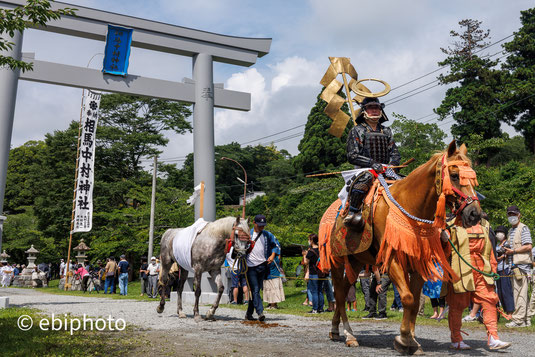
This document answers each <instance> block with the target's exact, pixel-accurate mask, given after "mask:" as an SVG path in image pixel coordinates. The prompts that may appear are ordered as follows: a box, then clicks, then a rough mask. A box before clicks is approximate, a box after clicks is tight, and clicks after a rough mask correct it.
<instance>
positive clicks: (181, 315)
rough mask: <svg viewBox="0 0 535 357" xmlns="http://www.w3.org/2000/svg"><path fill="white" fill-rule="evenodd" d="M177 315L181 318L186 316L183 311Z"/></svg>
mask: <svg viewBox="0 0 535 357" xmlns="http://www.w3.org/2000/svg"><path fill="white" fill-rule="evenodd" d="M178 317H180V318H181V319H185V318H186V317H187V316H186V314H185V313H183V312H179V313H178Z"/></svg>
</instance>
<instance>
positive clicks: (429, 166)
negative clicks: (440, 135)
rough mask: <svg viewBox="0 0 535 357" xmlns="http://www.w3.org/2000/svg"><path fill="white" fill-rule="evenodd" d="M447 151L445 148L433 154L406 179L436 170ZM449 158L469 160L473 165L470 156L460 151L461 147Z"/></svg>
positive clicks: (452, 159) (450, 159) (451, 159)
mask: <svg viewBox="0 0 535 357" xmlns="http://www.w3.org/2000/svg"><path fill="white" fill-rule="evenodd" d="M446 152H447V150H444V151H439V152H436V153H435V154H433V156H431V158H430V159H429V160H428V161H427V162H426V163H424V164H422V165H420V166H418V167H417V168H416V169H414V170H413V171H411V173H410V174H408V175H407V177H406V179H407V178H409V177H410V178H411V180H412V179H414V178H418V177H420V176H421V175H424V174H427V173H428V172H429V170H432V171H435V168H436V166H437V163H438V161H439V160H440V159H442V156H444V154H445V153H446ZM448 160H449V161H454V160H462V161H467V162H468V163H469V164H470V166H472V161H471V160H470V158H469V157H468V156H466V155H464V154H461V153H460V152H459V149H457V150H456V151H455V153H454V154H453V155H452V156H451V157H449V158H448ZM411 180H409V181H411Z"/></svg>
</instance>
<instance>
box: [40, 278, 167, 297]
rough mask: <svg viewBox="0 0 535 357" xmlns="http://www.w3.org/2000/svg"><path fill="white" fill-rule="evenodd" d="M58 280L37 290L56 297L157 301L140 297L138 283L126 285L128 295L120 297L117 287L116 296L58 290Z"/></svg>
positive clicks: (139, 285) (100, 292) (102, 293)
mask: <svg viewBox="0 0 535 357" xmlns="http://www.w3.org/2000/svg"><path fill="white" fill-rule="evenodd" d="M58 285H59V280H51V281H49V282H48V287H46V288H39V289H38V290H39V291H41V292H44V293H50V294H56V295H71V296H85V297H107V298H110V299H119V300H120V299H134V300H146V301H154V300H157V299H151V298H149V297H148V296H147V295H146V294H145V295H143V296H140V295H141V282H140V281H133V282H130V283H128V295H127V296H122V295H120V294H119V287H117V290H116V291H117V293H116V294H109V289H108V294H104V291H102V290H101V291H99V292H98V293H97V292H95V291H92V292H91V293H89V292H83V291H64V290H60V289H58Z"/></svg>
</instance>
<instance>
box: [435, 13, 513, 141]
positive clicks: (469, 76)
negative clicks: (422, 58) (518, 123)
mask: <svg viewBox="0 0 535 357" xmlns="http://www.w3.org/2000/svg"><path fill="white" fill-rule="evenodd" d="M459 25H460V27H461V29H462V30H463V32H462V33H459V32H457V31H454V30H452V31H450V34H451V37H453V38H455V40H456V41H455V42H454V46H453V48H450V47H448V48H447V49H445V48H441V50H442V52H444V53H445V54H446V55H447V56H448V57H446V59H445V60H444V61H442V62H439V65H440V66H449V68H450V71H449V72H448V73H447V74H441V75H439V76H438V80H439V83H440V84H442V85H452V84H457V86H454V87H451V88H448V89H447V90H446V95H445V98H444V99H443V100H442V103H441V104H440V106H439V107H438V108H436V109H435V113H436V114H438V115H439V116H440V120H444V119H446V118H447V117H449V116H452V118H453V120H454V121H455V123H454V124H453V125H452V127H451V133H452V134H453V136H454V137H455V138H456V139H458V140H460V141H463V142H464V141H466V140H467V139H469V136H470V134H480V135H482V136H483V139H490V138H494V137H500V136H501V135H502V132H501V130H500V122H501V121H503V119H504V118H503V117H502V116H503V113H501V112H500V110H499V109H500V106H501V105H500V102H499V98H500V95H501V90H502V87H503V75H502V72H501V71H500V70H497V69H495V68H494V67H495V66H496V65H497V63H498V61H493V60H491V59H490V58H489V57H487V58H485V57H484V56H482V57H479V56H478V55H477V54H476V53H477V52H478V50H480V49H482V48H483V47H485V46H487V45H488V42H485V40H486V39H487V38H488V37H489V31H488V30H487V31H484V30H482V29H481V28H480V25H481V22H480V21H477V20H471V19H468V20H462V21H460V22H459Z"/></svg>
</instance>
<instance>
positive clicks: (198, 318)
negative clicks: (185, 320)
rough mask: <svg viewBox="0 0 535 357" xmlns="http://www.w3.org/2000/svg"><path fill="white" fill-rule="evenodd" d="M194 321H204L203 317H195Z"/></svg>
mask: <svg viewBox="0 0 535 357" xmlns="http://www.w3.org/2000/svg"><path fill="white" fill-rule="evenodd" d="M193 319H194V320H195V322H201V321H202V317H201V315H195V317H194V318H193Z"/></svg>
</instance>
